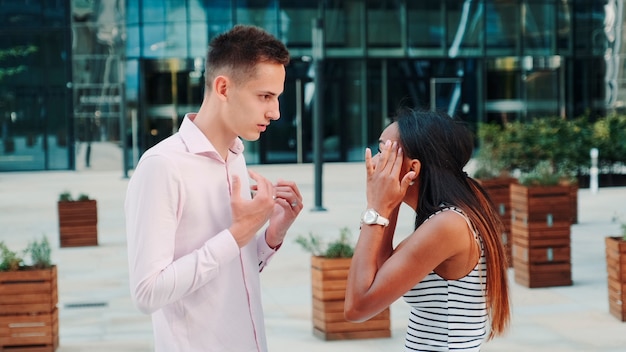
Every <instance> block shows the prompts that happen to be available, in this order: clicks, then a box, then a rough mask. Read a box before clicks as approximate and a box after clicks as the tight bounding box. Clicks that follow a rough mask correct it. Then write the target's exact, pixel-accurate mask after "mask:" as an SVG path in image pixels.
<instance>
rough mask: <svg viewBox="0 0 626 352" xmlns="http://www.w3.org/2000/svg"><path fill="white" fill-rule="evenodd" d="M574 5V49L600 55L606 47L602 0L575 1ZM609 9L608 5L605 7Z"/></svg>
mask: <svg viewBox="0 0 626 352" xmlns="http://www.w3.org/2000/svg"><path fill="white" fill-rule="evenodd" d="M573 6H574V28H575V32H574V35H575V36H576V37H575V41H574V43H575V45H576V47H575V49H576V51H577V52H579V53H591V52H592V50H593V51H594V52H595V53H597V54H600V55H602V54H603V52H604V50H605V48H606V47H607V33H606V32H605V23H604V21H605V16H606V14H605V6H604V2H602V3H600V2H598V1H593V2H577V3H574V4H573ZM606 9H607V11H611V10H610V7H606Z"/></svg>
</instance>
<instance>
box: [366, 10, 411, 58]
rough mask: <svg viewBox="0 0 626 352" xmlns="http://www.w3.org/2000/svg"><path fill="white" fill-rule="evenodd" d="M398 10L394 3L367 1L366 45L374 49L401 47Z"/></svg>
mask: <svg viewBox="0 0 626 352" xmlns="http://www.w3.org/2000/svg"><path fill="white" fill-rule="evenodd" d="M400 16H401V14H400V9H399V8H398V5H396V4H395V2H390V1H379V0H375V1H368V3H367V22H366V23H367V44H368V45H369V46H375V47H399V46H401V45H402V32H401V31H402V29H401V28H400V25H401V23H402V21H401V19H400Z"/></svg>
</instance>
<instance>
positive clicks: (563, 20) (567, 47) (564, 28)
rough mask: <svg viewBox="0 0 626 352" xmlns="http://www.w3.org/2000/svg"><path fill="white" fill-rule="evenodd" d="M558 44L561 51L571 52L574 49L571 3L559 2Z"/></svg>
mask: <svg viewBox="0 0 626 352" xmlns="http://www.w3.org/2000/svg"><path fill="white" fill-rule="evenodd" d="M557 18H558V22H557V31H556V35H557V39H556V40H557V45H558V48H559V52H564V53H569V52H571V50H572V39H571V38H572V6H571V5H570V4H569V3H567V2H566V3H562V2H559V3H558V17H557Z"/></svg>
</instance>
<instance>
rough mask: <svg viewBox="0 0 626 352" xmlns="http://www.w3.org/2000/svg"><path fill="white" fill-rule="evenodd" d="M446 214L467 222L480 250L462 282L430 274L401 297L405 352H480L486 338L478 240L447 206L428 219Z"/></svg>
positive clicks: (483, 276) (483, 280)
mask: <svg viewBox="0 0 626 352" xmlns="http://www.w3.org/2000/svg"><path fill="white" fill-rule="evenodd" d="M448 210H450V211H454V212H455V213H457V214H459V215H461V216H462V217H463V218H464V219H465V221H467V223H468V225H469V227H470V229H472V231H473V232H474V237H475V239H476V241H478V244H479V246H480V251H481V254H480V259H479V260H478V264H476V266H475V267H474V269H473V270H472V271H471V272H470V273H469V274H468V275H467V276H465V277H463V278H460V279H458V280H446V279H444V278H442V277H441V276H439V275H437V274H435V272H431V273H430V274H428V275H427V276H426V277H425V278H424V279H423V280H422V281H421V282H420V283H419V284H417V285H416V286H415V287H413V288H412V289H411V290H410V291H409V292H407V293H406V294H404V300H405V301H406V302H407V303H408V304H409V305H410V306H411V314H410V316H409V324H408V327H407V333H406V340H405V351H480V346H481V344H482V342H483V339H484V337H485V335H486V325H487V306H486V297H485V293H486V292H485V283H486V261H485V251H484V247H483V245H482V240H481V239H480V237H479V236H478V234H477V233H476V231H475V230H474V227H473V226H472V225H471V223H470V221H469V219H468V218H467V217H466V216H465V214H463V212H462V211H461V210H460V209H458V208H456V207H451V206H447V207H445V208H443V209H442V210H440V211H438V212H436V213H435V214H433V215H431V216H430V217H429V219H430V218H432V217H433V216H435V215H437V214H439V213H440V212H442V211H448ZM426 221H428V220H426Z"/></svg>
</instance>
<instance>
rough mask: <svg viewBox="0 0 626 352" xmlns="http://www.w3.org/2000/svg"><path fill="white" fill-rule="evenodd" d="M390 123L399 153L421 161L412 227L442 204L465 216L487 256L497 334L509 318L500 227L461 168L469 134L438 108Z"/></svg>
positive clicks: (409, 112) (469, 149) (404, 112)
mask: <svg viewBox="0 0 626 352" xmlns="http://www.w3.org/2000/svg"><path fill="white" fill-rule="evenodd" d="M395 122H397V124H398V133H399V135H400V143H401V144H402V149H403V150H404V155H405V156H406V157H408V158H410V159H418V160H419V161H420V163H421V169H420V174H419V187H420V188H419V190H418V193H419V197H418V204H417V207H416V212H417V215H416V218H415V228H417V227H418V226H420V225H421V224H422V223H423V222H424V221H425V220H426V219H427V218H428V216H430V215H431V214H433V213H434V212H436V211H437V210H439V209H440V207H441V205H442V204H449V205H454V206H457V207H459V208H460V209H461V210H462V211H463V212H464V213H465V214H466V215H467V216H468V217H469V219H470V221H471V223H472V224H473V225H474V226H475V228H476V231H477V232H478V234H479V236H480V237H481V239H482V242H483V244H484V249H485V258H486V260H487V275H486V276H487V285H486V287H487V307H488V311H489V315H490V317H491V320H492V322H491V333H490V335H489V336H490V338H491V337H493V336H495V335H499V334H501V333H503V332H504V330H505V329H506V326H507V325H508V322H509V320H510V307H509V300H508V279H507V269H508V263H507V261H506V254H505V251H504V247H503V245H502V240H501V234H502V232H503V229H504V227H503V225H502V221H501V219H500V216H499V215H498V213H497V211H496V209H495V207H494V206H493V203H492V202H491V200H490V199H489V196H488V195H487V193H486V192H485V190H484V189H483V188H482V186H480V184H479V183H478V182H476V180H474V179H472V178H471V177H469V176H468V175H467V173H465V171H464V170H463V168H464V167H465V165H466V164H467V163H468V162H469V160H470V158H471V157H472V153H473V150H474V137H473V135H472V133H471V131H470V130H469V129H468V128H467V126H466V124H465V123H464V122H462V121H460V120H458V119H454V118H452V117H451V116H449V115H447V114H445V113H443V112H437V111H426V110H413V109H408V108H403V109H401V110H400V111H399V112H398V114H397V116H396V118H395Z"/></svg>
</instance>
